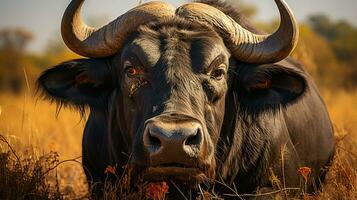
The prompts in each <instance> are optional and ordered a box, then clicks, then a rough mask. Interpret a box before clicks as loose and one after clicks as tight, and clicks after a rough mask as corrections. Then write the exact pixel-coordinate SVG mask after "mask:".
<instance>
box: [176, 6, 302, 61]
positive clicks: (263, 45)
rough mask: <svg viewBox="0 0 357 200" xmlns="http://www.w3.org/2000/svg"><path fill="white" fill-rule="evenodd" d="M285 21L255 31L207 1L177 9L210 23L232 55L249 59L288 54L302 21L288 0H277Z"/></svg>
mask: <svg viewBox="0 0 357 200" xmlns="http://www.w3.org/2000/svg"><path fill="white" fill-rule="evenodd" d="M275 3H276V5H277V6H278V8H279V12H280V17H281V22H280V26H279V28H278V30H277V31H276V32H275V33H273V34H271V35H258V34H254V33H252V32H250V31H248V30H246V29H244V28H243V27H242V26H240V25H239V24H238V23H236V22H235V21H234V20H233V19H232V18H231V17H229V16H227V15H225V14H224V13H223V12H222V11H220V10H218V9H216V8H214V7H212V6H209V5H207V4H203V3H189V4H186V5H183V6H181V7H180V8H178V9H177V10H176V15H177V16H180V17H183V18H186V19H188V20H191V21H195V22H198V23H202V24H206V25H209V26H212V27H214V28H215V30H216V31H217V32H218V33H219V34H220V35H221V36H222V37H223V38H224V40H225V43H226V45H227V47H228V48H229V49H230V51H231V53H232V55H233V56H234V57H235V58H236V59H238V60H240V61H244V62H247V63H273V62H278V61H280V60H282V59H284V58H286V57H287V56H288V55H289V54H290V53H291V51H292V50H293V49H294V48H295V46H296V43H297V39H298V32H299V31H298V25H297V23H296V20H295V17H294V15H293V14H292V12H291V10H290V8H289V6H288V5H287V4H286V2H285V1H284V0H275Z"/></svg>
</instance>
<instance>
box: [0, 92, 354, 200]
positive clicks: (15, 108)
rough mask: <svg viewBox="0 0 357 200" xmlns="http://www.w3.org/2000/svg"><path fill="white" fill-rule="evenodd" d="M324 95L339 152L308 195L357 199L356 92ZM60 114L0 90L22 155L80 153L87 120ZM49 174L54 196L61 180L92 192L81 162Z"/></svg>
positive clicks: (0, 108) (5, 120)
mask: <svg viewBox="0 0 357 200" xmlns="http://www.w3.org/2000/svg"><path fill="white" fill-rule="evenodd" d="M322 95H323V97H324V99H325V102H326V104H327V106H328V109H329V113H330V116H331V119H332V121H333V123H334V127H335V135H336V138H337V140H338V144H337V149H336V150H337V156H336V157H335V161H334V164H333V166H332V168H331V172H329V174H328V177H327V181H326V184H325V185H324V187H323V191H322V193H321V194H320V195H319V196H314V197H312V196H305V197H304V198H305V199H354V198H357V191H356V188H357V174H356V167H357V161H356V159H357V158H356V155H357V147H356V144H357V111H355V108H356V106H357V91H345V90H337V91H330V90H322ZM56 113H57V109H56V105H51V104H50V103H48V102H45V101H42V100H36V98H34V96H33V95H32V93H31V92H26V93H24V94H22V95H21V96H13V95H11V94H7V93H3V94H0V134H1V135H3V136H5V137H6V139H7V140H8V142H9V144H11V146H12V147H13V148H14V151H16V152H17V154H18V155H19V157H21V159H25V158H26V156H32V157H30V158H31V159H33V161H36V160H37V161H38V160H41V159H42V157H41V156H43V155H49V154H51V152H52V153H53V152H57V153H58V155H59V157H58V158H57V159H58V160H57V162H56V163H54V164H55V166H57V165H56V164H58V162H59V161H61V160H67V159H74V158H78V157H79V156H80V155H81V141H82V131H83V127H84V122H85V120H83V119H82V120H81V118H80V116H79V114H78V113H77V112H75V111H73V110H69V109H66V108H62V109H61V111H60V112H59V113H58V115H57V116H56ZM0 150H1V152H9V150H10V149H9V147H8V146H7V145H6V144H5V143H3V142H2V143H1V144H0ZM10 153H11V152H10ZM78 160H79V161H80V159H78ZM13 166H15V165H13ZM44 169H45V168H44ZM56 172H57V174H56ZM29 173H30V172H29ZM30 175H31V173H30ZM56 176H57V178H56ZM45 177H46V181H47V182H48V183H49V185H50V186H52V189H53V190H51V191H52V192H53V195H54V194H55V192H56V190H55V189H56V187H55V186H56V183H57V181H56V180H58V184H59V191H60V192H61V194H62V195H63V198H69V199H70V198H73V197H77V198H78V197H83V196H86V195H87V194H88V189H87V185H86V182H85V176H84V173H83V170H82V166H81V165H80V164H79V163H77V162H64V163H61V164H60V165H59V166H58V167H57V168H56V169H53V170H52V171H51V173H49V175H48V176H45ZM35 178H36V177H35ZM205 195H206V194H205ZM107 196H108V197H110V196H111V195H110V194H108V195H107Z"/></svg>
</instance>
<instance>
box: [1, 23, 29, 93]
mask: <svg viewBox="0 0 357 200" xmlns="http://www.w3.org/2000/svg"><path fill="white" fill-rule="evenodd" d="M32 39H33V36H32V34H31V33H30V32H28V31H26V30H24V29H21V28H15V29H3V30H0V68H1V71H0V89H10V90H11V91H12V92H14V93H15V94H19V93H20V92H21V88H22V85H23V81H24V76H23V67H24V66H22V64H23V57H24V53H25V50H26V46H27V45H28V43H29V42H30V41H31V40H32Z"/></svg>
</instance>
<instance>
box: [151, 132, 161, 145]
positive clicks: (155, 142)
mask: <svg viewBox="0 0 357 200" xmlns="http://www.w3.org/2000/svg"><path fill="white" fill-rule="evenodd" d="M149 144H150V146H152V147H156V148H159V147H160V146H161V141H160V139H159V138H157V137H156V136H154V135H152V134H151V133H149Z"/></svg>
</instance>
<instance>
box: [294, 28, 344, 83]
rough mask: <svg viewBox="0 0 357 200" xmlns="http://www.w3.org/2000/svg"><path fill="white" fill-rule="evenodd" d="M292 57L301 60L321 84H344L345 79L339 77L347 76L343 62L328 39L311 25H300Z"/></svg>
mask: <svg viewBox="0 0 357 200" xmlns="http://www.w3.org/2000/svg"><path fill="white" fill-rule="evenodd" d="M292 57H293V58H295V59H296V60H298V61H299V62H301V63H302V64H303V65H304V66H305V68H306V69H307V70H308V71H309V73H310V74H311V75H312V76H313V77H314V79H315V80H317V82H318V83H319V84H320V85H323V86H328V87H340V86H342V85H343V84H344V79H339V78H337V77H344V76H346V71H345V70H343V64H342V63H340V61H339V60H338V59H337V57H336V55H335V53H334V51H333V49H332V48H331V46H330V45H329V43H328V42H327V40H326V39H325V38H324V37H322V36H321V35H319V34H317V33H316V32H315V31H314V30H313V29H312V28H311V27H310V26H309V25H304V24H303V25H301V26H300V40H299V43H298V45H297V47H296V48H295V50H294V52H293V53H292ZM341 68H342V69H341Z"/></svg>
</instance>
